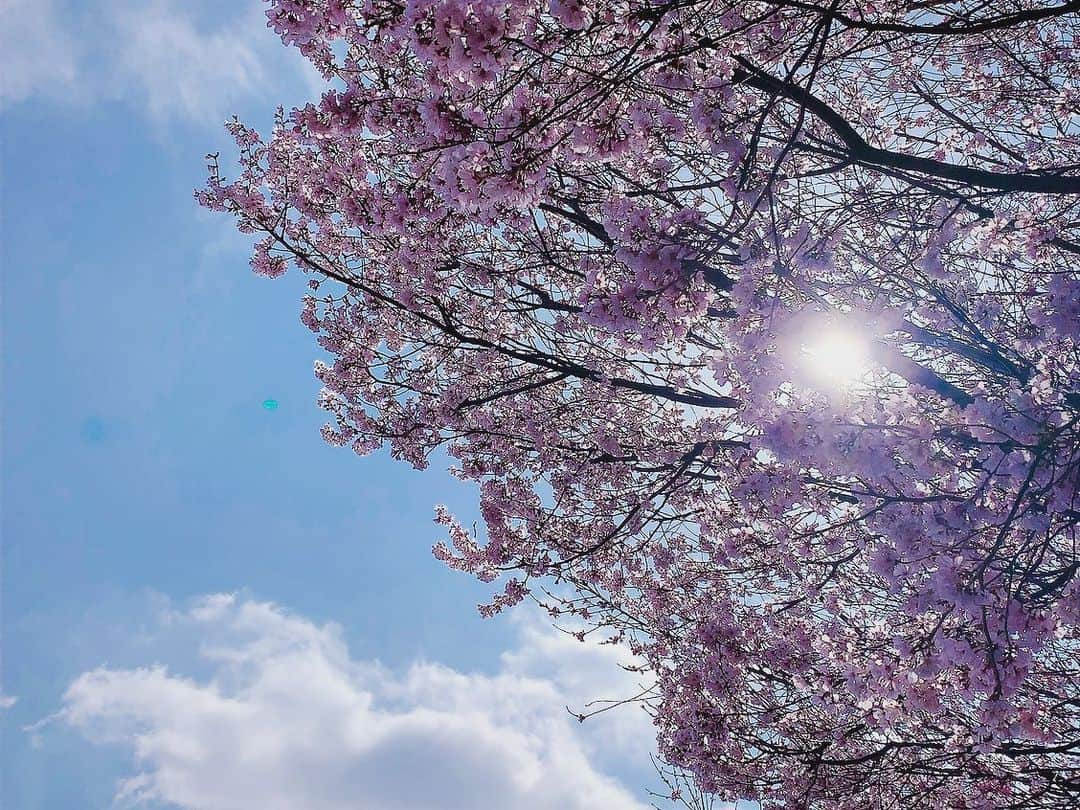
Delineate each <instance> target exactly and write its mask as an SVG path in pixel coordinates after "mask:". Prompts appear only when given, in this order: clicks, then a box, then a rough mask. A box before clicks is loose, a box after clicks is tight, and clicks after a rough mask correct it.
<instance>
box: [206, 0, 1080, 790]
mask: <svg viewBox="0 0 1080 810" xmlns="http://www.w3.org/2000/svg"><path fill="white" fill-rule="evenodd" d="M1055 2H1056V4H1055ZM267 19H268V21H269V24H270V26H271V27H272V28H273V29H274V30H275V31H276V32H277V33H279V34H280V35H281V38H282V40H283V42H284V43H285V44H287V45H291V46H295V47H298V48H299V49H300V50H301V52H302V53H304V54H305V55H306V56H308V57H309V58H310V59H311V60H312V61H313V63H314V64H315V65H316V66H317V67H318V68H319V69H320V70H321V71H322V72H323V73H324V75H326V77H327V78H328V80H331V81H330V82H329V83H328V85H327V90H326V92H325V93H324V94H323V95H322V97H321V99H319V100H318V101H317V102H313V103H311V104H309V105H307V106H304V107H302V108H299V109H295V110H292V111H291V112H288V113H285V112H280V113H279V115H278V117H277V119H276V123H275V126H274V128H273V131H272V132H271V133H269V135H268V136H267V137H264V136H262V135H260V134H258V133H257V132H255V131H253V130H252V129H250V128H249V127H247V126H245V125H243V124H242V123H240V122H237V121H234V122H233V123H232V124H231V125H230V131H231V133H232V135H233V137H234V138H235V140H236V143H237V154H238V156H239V168H238V170H237V171H236V173H235V176H233V177H229V178H226V177H225V170H224V169H222V168H221V167H219V165H218V164H217V161H216V159H215V160H214V161H213V162H212V164H211V167H210V180H209V183H208V185H207V186H206V188H205V189H203V190H201V191H200V192H199V193H198V198H199V200H200V202H201V203H202V204H203V205H206V206H208V207H210V208H212V209H215V210H219V211H225V212H228V213H230V214H231V215H233V216H235V218H236V221H237V224H238V227H239V228H240V229H241V230H242V231H244V232H246V233H253V234H256V235H257V241H256V243H255V246H254V251H253V257H252V267H253V268H254V270H255V271H256V272H257V273H260V274H262V275H266V276H270V277H276V276H280V275H282V274H283V273H285V272H286V271H287V269H288V268H289V267H290V266H294V267H295V268H297V269H298V270H299V271H300V272H302V273H304V274H307V276H308V277H309V281H308V286H309V294H308V295H307V296H306V297H305V299H304V302H303V309H302V316H301V317H302V320H303V322H304V323H305V324H306V325H307V326H308V327H309V328H310V329H311V330H312V331H313V332H314V333H315V334H316V335H317V338H318V342H319V344H320V346H321V347H322V349H323V350H324V351H325V353H326V357H325V361H323V362H320V363H319V364H318V365H317V367H316V375H317V377H318V379H319V380H320V381H321V383H322V385H323V390H322V393H321V395H320V403H321V405H322V407H324V408H325V409H326V410H327V411H328V412H329V414H330V415H331V419H330V422H329V424H328V425H327V426H326V428H325V429H324V436H325V438H326V440H327V441H329V442H331V443H334V444H338V445H342V446H351V447H352V448H353V449H354V450H355V451H356V452H357V453H360V454H367V453H371V452H374V451H376V450H378V449H380V448H386V449H388V450H389V452H390V453H391V454H392V455H393V456H394V457H395V458H398V459H401V460H403V461H405V462H407V463H409V464H412V465H413V466H415V467H417V468H423V467H426V466H427V464H428V460H429V458H430V457H431V456H432V454H433V453H434V452H436V451H437V450H440V449H442V450H445V451H447V452H448V453H449V454H450V456H451V457H452V458H453V459H455V462H454V463H455V467H454V473H455V474H456V475H458V476H459V477H461V478H462V479H465V480H467V481H471V482H474V483H475V484H476V486H477V490H478V493H479V500H480V510H481V514H482V516H483V526H482V527H481V528H480V529H478V530H473V529H469V528H466V527H465V526H463V525H461V524H460V523H459V522H458V521H457V520H456V519H455V518H454V516H453V515H451V514H449V513H447V512H446V511H445V510H439V511H438V513H437V522H438V523H439V524H440V525H441V526H443V527H444V528H445V530H446V539H445V541H442V542H439V543H438V544H437V545H436V547H435V554H436V556H437V557H438V558H439V559H441V560H443V561H444V562H446V563H447V564H448V565H450V566H453V567H455V568H459V569H461V570H464V571H468V572H471V573H472V574H474V575H476V576H478V577H480V578H481V579H482V580H484V581H485V582H499V583H500V585H499V591H498V592H497V593H496V594H495V595H494V596H493V599H492V601H491V602H490V603H489V604H488V605H487V606H485V607H484V608H483V610H484V611H485V612H486V613H489V614H490V613H495V612H498V611H499V610H501V609H503V608H505V607H508V606H511V605H514V604H516V603H518V602H520V601H521V600H522V599H525V598H533V599H535V600H537V601H539V602H541V603H542V604H544V605H546V606H547V607H548V608H549V609H550V610H551V612H552V614H553V615H554V616H556V617H559V616H569V615H573V616H574V617H575V620H577V621H580V620H585V621H586V622H588V623H589V626H590V627H592V628H594V632H597V633H600V634H602V635H603V637H604V638H605V639H607V640H609V641H610V642H611V643H618V644H625V645H627V646H629V647H630V648H631V649H632V650H633V651H634V652H635V653H637V654H639V655H641V656H642V657H643V658H644V659H645V660H646V661H648V664H649V667H650V669H651V671H652V675H653V677H654V678H655V682H656V687H655V689H654V690H653V691H652V692H651V693H650V694H649V695H648V696H646V698H645V700H646V702H647V704H648V707H649V709H650V711H651V712H652V713H653V715H654V717H655V722H656V727H657V733H658V741H659V746H660V753H661V755H662V756H663V758H664V759H665V761H666V762H668V763H670V764H671V765H672V766H675V767H677V768H680V769H684V771H685V772H686V773H687V774H689V775H690V778H691V779H692V780H693V781H694V783H695V790H703V791H707V792H709V793H712V794H715V795H716V796H718V797H720V798H721V799H727V800H735V799H752V800H756V801H758V802H760V803H761V805H762V806H763V807H778V808H790V809H791V810H795V808H809V807H813V808H836V810H841V809H843V810H860V809H862V808H868V807H893V806H898V805H900V804H901V803H908V804H913V805H914V806H940V807H946V808H970V809H971V810H976V809H981V808H1001V807H1014V808H1021V807H1023V808H1044V809H1048V808H1066V807H1074V806H1075V803H1076V802H1077V801H1080V550H1078V547H1077V544H1078V528H1077V526H1078V523H1080V497H1078V495H1077V490H1078V484H1080V216H1078V215H1080V172H1078V170H1077V169H1076V167H1077V166H1080V86H1078V80H1080V67H1078V65H1080V52H1078V50H1077V46H1076V45H1075V43H1076V42H1077V38H1078V36H1080V3H1076V2H1068V1H1067V0H1046V2H1043V0H1008V2H1001V3H993V4H987V3H982V2H975V0H943V2H940V3H932V4H927V3H923V2H914V1H913V0H879V1H877V2H874V3H869V2H865V0H833V1H832V2H826V0H798V1H796V0H750V1H749V2H745V1H744V2H736V1H735V0H611V2H598V1H597V2H593V1H592V0H590V2H578V0H504V1H503V2H493V1H492V0H405V1H404V2H400V1H399V0H270V2H269V3H268V10H267ZM830 335H831V336H833V337H832V338H831V339H832V342H833V343H834V344H835V343H836V342H837V341H838V340H839V341H841V342H843V341H845V340H846V341H847V342H848V343H849V344H851V345H850V346H849V347H848V348H849V349H850V350H851V351H850V352H849V354H850V355H851V356H853V357H855V358H856V359H855V360H850V359H849V360H844V359H843V358H841V357H837V356H832V355H829V354H828V353H827V352H824V351H823V350H822V349H821V348H820V345H821V342H822V339H823V337H829V336H830ZM836 336H841V337H839V338H837V337H836ZM856 349H857V351H856ZM845 362H846V363H848V365H849V366H850V367H849V368H838V367H837V366H842V365H843V364H844V363H845Z"/></svg>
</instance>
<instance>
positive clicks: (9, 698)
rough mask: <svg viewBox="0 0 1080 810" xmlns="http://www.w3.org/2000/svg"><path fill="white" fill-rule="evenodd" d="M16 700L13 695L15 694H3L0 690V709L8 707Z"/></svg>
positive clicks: (16, 701)
mask: <svg viewBox="0 0 1080 810" xmlns="http://www.w3.org/2000/svg"><path fill="white" fill-rule="evenodd" d="M18 702H19V699H18V698H17V697H15V695H5V694H4V693H3V692H0V711H3V710H4V709H10V708H11V707H12V706H14V705H15V704H16V703H18Z"/></svg>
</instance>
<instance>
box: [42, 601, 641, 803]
mask: <svg viewBox="0 0 1080 810" xmlns="http://www.w3.org/2000/svg"><path fill="white" fill-rule="evenodd" d="M519 629H520V630H521V633H520V645H519V647H518V648H517V649H515V650H512V651H510V652H508V653H507V654H506V655H505V656H504V657H503V659H502V663H501V666H500V669H499V671H498V672H496V673H495V674H493V675H485V674H479V673H470V672H461V671H457V670H454V669H451V668H448V667H446V666H442V665H439V664H435V663H430V662H416V663H414V664H413V665H412V666H410V667H409V668H408V669H407V670H406V671H404V672H395V671H391V670H389V669H387V668H385V667H383V666H381V665H380V664H379V663H378V662H375V661H363V660H355V659H353V658H352V657H351V656H350V654H349V651H348V649H347V648H346V646H345V644H344V642H343V641H342V638H341V635H340V632H339V630H338V628H336V627H335V626H334V625H323V626H319V625H316V624H314V623H312V622H310V621H308V620H306V619H304V618H302V617H299V616H295V615H291V614H289V613H287V612H286V611H284V610H282V609H281V608H279V607H277V606H275V605H273V604H268V603H263V602H256V601H252V600H244V599H240V598H237V597H233V596H223V595H218V596H212V597H207V598H204V599H202V600H200V601H199V602H198V603H197V604H195V606H194V607H193V608H192V609H190V610H188V611H186V612H183V613H175V614H172V615H171V616H170V617H169V621H168V622H167V623H166V624H165V625H163V629H162V632H167V633H180V634H185V633H191V632H192V631H193V630H194V631H196V632H198V634H199V635H200V636H201V637H203V638H204V643H203V646H202V650H201V659H202V661H201V665H202V666H204V667H206V666H208V667H209V670H208V671H207V672H206V673H205V675H204V677H203V678H202V679H194V678H190V677H185V676H183V675H182V674H179V673H175V672H171V671H169V670H167V669H165V668H163V667H157V666H151V667H144V668H132V669H97V670H93V671H91V672H86V673H84V674H82V675H81V676H79V677H78V678H77V679H76V680H75V681H74V682H73V683H72V684H71V685H70V687H69V688H68V690H67V692H66V693H65V695H64V704H63V708H62V709H61V711H60V712H59V713H58V714H57V716H56V720H59V721H60V722H63V723H65V724H67V725H69V726H71V727H74V728H77V729H80V730H81V731H82V732H84V733H85V734H86V735H87V736H88V737H89V738H90V739H92V740H95V741H113V742H121V743H126V744H128V745H130V746H131V747H132V750H133V752H134V755H135V759H136V762H137V765H138V772H137V773H136V774H135V775H133V776H131V777H129V778H127V779H126V780H125V781H124V782H123V783H122V785H121V788H120V791H119V796H118V798H119V799H121V800H126V801H130V802H132V803H139V802H141V801H145V802H155V801H161V802H167V803H172V804H175V805H177V806H179V807H181V808H199V810H239V809H240V808H245V810H246V808H250V807H259V808H266V810H277V809H278V808H280V810H294V808H297V807H303V808H306V810H345V808H348V809H349V810H364V808H371V809H372V810H395V809H398V810H406V808H410V809H412V810H420V809H421V808H434V807H438V808H440V810H454V809H455V808H460V809H461V810H485V809H487V808H490V810H496V808H498V809H499V810H502V808H506V807H514V808H521V809H522V810H548V808H550V810H556V809H558V810H574V808H581V809H582V810H584V808H597V807H603V808H612V810H644V805H643V804H642V803H641V802H639V801H638V800H637V799H635V798H634V797H633V795H632V794H631V793H630V791H629V790H627V788H626V787H625V786H623V785H621V784H619V783H618V782H617V781H616V780H615V779H613V778H611V777H609V776H607V775H605V773H604V772H603V769H602V760H603V757H604V756H605V753H604V752H603V751H602V746H601V745H599V744H598V738H595V737H590V736H589V734H588V733H587V732H584V731H583V729H584V728H588V727H590V724H589V723H586V724H585V727H582V726H579V725H578V724H577V723H576V722H575V721H574V720H573V719H572V718H570V717H569V715H568V714H567V712H566V710H565V709H564V705H565V704H566V703H568V702H575V701H577V700H580V699H582V698H583V697H584V698H587V697H596V696H599V694H600V693H607V694H610V693H611V692H615V693H622V694H615V695H612V696H616V697H618V696H626V695H627V694H629V693H630V692H632V691H633V688H634V685H633V683H632V681H633V678H631V677H630V676H624V679H623V680H619V677H618V674H617V673H619V672H620V670H618V668H617V667H615V666H614V664H615V663H616V659H617V658H618V653H616V652H614V651H612V650H610V649H602V650H599V651H598V650H597V649H596V648H592V647H590V646H588V645H579V644H578V643H577V642H575V641H573V640H570V639H566V638H563V637H560V636H557V635H555V634H554V633H553V631H551V630H547V629H542V628H541V626H540V625H539V624H533V623H530V622H524V623H521V624H520V625H519ZM549 653H554V654H556V655H558V660H557V661H548V660H547V659H546V655H547V654H549ZM576 664H579V665H580V666H577V665H576ZM620 711H624V712H629V713H634V714H642V713H641V712H635V710H634V709H633V708H632V707H624V708H623V709H621V710H620ZM612 714H614V713H612ZM608 716H610V715H608ZM607 731H608V733H610V732H611V731H612V729H611V728H608V729H607ZM606 755H607V756H609V757H610V756H611V755H612V753H611V752H610V751H609V752H607V754H606ZM619 755H620V756H621V755H622V754H621V753H620V754H619Z"/></svg>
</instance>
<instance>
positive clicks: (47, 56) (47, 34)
mask: <svg viewBox="0 0 1080 810" xmlns="http://www.w3.org/2000/svg"><path fill="white" fill-rule="evenodd" d="M76 76H77V73H76V68H75V47H74V43H73V42H72V40H71V38H70V37H69V36H68V34H67V31H66V29H65V27H64V26H63V25H62V23H61V22H60V19H59V18H58V14H57V10H56V5H55V4H54V3H53V0H0V107H4V106H7V105H8V104H10V103H12V102H16V101H21V100H22V99H24V98H27V97H29V96H31V95H33V94H34V93H38V92H41V91H43V90H45V89H47V88H62V87H66V86H68V85H71V84H73V83H74V82H75V79H76Z"/></svg>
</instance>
